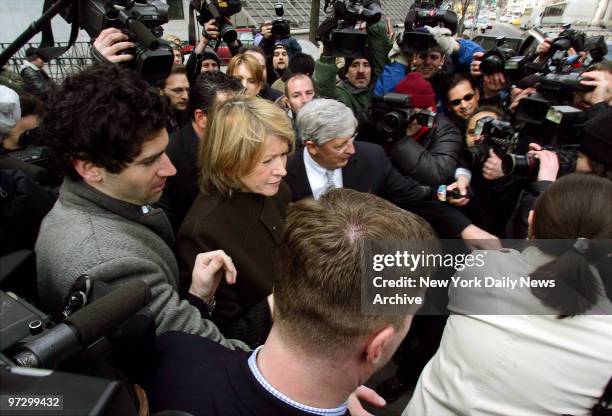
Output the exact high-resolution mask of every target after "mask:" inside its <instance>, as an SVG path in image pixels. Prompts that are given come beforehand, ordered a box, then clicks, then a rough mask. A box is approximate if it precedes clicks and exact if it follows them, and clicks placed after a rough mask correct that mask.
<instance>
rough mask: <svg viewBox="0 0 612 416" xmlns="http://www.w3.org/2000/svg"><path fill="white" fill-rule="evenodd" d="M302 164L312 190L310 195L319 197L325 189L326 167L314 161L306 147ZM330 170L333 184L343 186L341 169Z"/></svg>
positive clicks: (338, 186) (315, 197) (337, 186)
mask: <svg viewBox="0 0 612 416" xmlns="http://www.w3.org/2000/svg"><path fill="white" fill-rule="evenodd" d="M304 166H305V167H306V176H307V177H308V183H309V184H310V189H311V190H312V196H313V197H314V199H319V198H320V197H321V195H322V194H323V193H324V192H325V191H326V190H327V179H326V178H325V173H326V172H327V169H325V168H324V167H323V166H321V165H319V164H318V163H317V162H315V160H314V159H313V158H312V156H310V153H308V149H304ZM331 172H332V181H333V182H334V186H335V187H336V188H343V187H344V186H343V182H342V169H341V168H338V169H334V170H333V171H331Z"/></svg>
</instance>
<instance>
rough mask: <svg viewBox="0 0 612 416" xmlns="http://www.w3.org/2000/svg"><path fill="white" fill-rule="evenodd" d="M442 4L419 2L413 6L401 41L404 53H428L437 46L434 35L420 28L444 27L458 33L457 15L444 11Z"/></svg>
mask: <svg viewBox="0 0 612 416" xmlns="http://www.w3.org/2000/svg"><path fill="white" fill-rule="evenodd" d="M441 3H442V2H441V1H435V2H428V1H417V2H415V3H414V4H413V5H412V6H411V8H410V10H409V11H408V14H407V15H406V19H405V21H404V28H405V29H404V34H403V35H402V39H401V41H400V48H401V50H402V52H404V53H414V52H416V53H418V52H427V50H429V49H430V48H432V47H434V46H435V45H436V40H435V38H434V37H433V35H431V34H429V33H426V32H422V31H420V30H417V29H418V28H422V27H424V26H430V27H436V26H442V27H445V28H447V29H449V30H450V31H451V34H453V35H454V34H455V33H456V32H457V21H458V19H457V14H456V13H455V12H454V11H452V10H448V9H443V8H442V7H441Z"/></svg>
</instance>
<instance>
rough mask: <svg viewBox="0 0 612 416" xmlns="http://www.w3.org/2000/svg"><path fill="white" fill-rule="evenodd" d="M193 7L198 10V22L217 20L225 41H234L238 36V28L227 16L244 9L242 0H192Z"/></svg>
mask: <svg viewBox="0 0 612 416" xmlns="http://www.w3.org/2000/svg"><path fill="white" fill-rule="evenodd" d="M191 8H192V9H194V10H196V11H197V12H198V14H199V15H198V22H199V23H200V24H201V25H202V26H204V25H205V24H206V22H208V21H209V20H211V19H214V20H215V24H216V25H217V27H218V28H219V34H220V36H221V39H223V41H224V42H225V43H227V44H230V43H233V42H234V41H235V40H236V39H237V38H238V33H237V32H236V29H234V26H232V24H231V23H229V21H228V20H227V18H228V17H230V16H233V15H235V14H236V13H238V12H240V10H242V4H241V3H240V0H223V1H213V0H191Z"/></svg>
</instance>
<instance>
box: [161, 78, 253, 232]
mask: <svg viewBox="0 0 612 416" xmlns="http://www.w3.org/2000/svg"><path fill="white" fill-rule="evenodd" d="M240 91H242V84H240V81H238V80H237V79H235V78H233V77H230V76H229V75H226V74H224V73H222V72H219V71H217V72H205V73H203V74H200V75H199V76H198V77H197V78H196V81H195V82H194V83H193V85H192V86H191V91H190V95H189V97H190V98H189V112H190V113H191V122H190V123H187V124H186V125H185V126H183V128H181V129H180V130H179V131H178V132H176V133H173V134H172V135H171V136H170V143H169V144H168V148H167V149H166V154H167V155H168V157H169V158H170V160H171V161H172V164H173V165H174V166H175V167H176V175H175V176H172V177H169V178H168V180H167V182H166V188H165V190H164V194H163V196H162V198H161V200H160V202H159V207H160V208H162V209H163V210H164V211H165V212H166V215H167V216H168V218H169V219H170V222H171V223H172V228H173V229H174V232H175V233H176V231H178V229H179V227H180V226H181V223H182V222H183V219H184V218H185V215H187V211H189V208H190V207H191V204H192V203H193V201H194V200H195V198H196V196H197V195H198V188H199V187H198V176H199V172H198V153H199V152H198V149H199V146H200V140H203V138H204V129H205V128H206V121H207V116H208V113H209V112H210V111H211V110H212V108H213V107H214V106H215V105H216V104H217V103H218V102H221V101H224V100H225V99H227V98H228V97H229V96H231V95H234V94H236V93H238V92H240Z"/></svg>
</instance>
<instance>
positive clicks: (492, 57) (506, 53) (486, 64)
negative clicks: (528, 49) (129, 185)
mask: <svg viewBox="0 0 612 416" xmlns="http://www.w3.org/2000/svg"><path fill="white" fill-rule="evenodd" d="M505 41H506V39H505V37H503V36H502V37H498V38H497V39H496V47H495V48H494V49H491V50H489V51H487V52H486V53H485V54H484V56H483V57H482V61H481V62H480V71H481V72H482V73H483V74H485V75H492V74H496V73H500V72H501V73H503V74H504V75H505V76H506V79H507V80H508V81H511V82H513V83H516V82H518V81H519V80H520V79H521V78H523V77H524V75H525V67H526V66H527V64H528V63H529V59H528V57H526V56H515V55H516V54H515V53H514V50H513V49H510V48H504V47H503V45H504V43H505Z"/></svg>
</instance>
